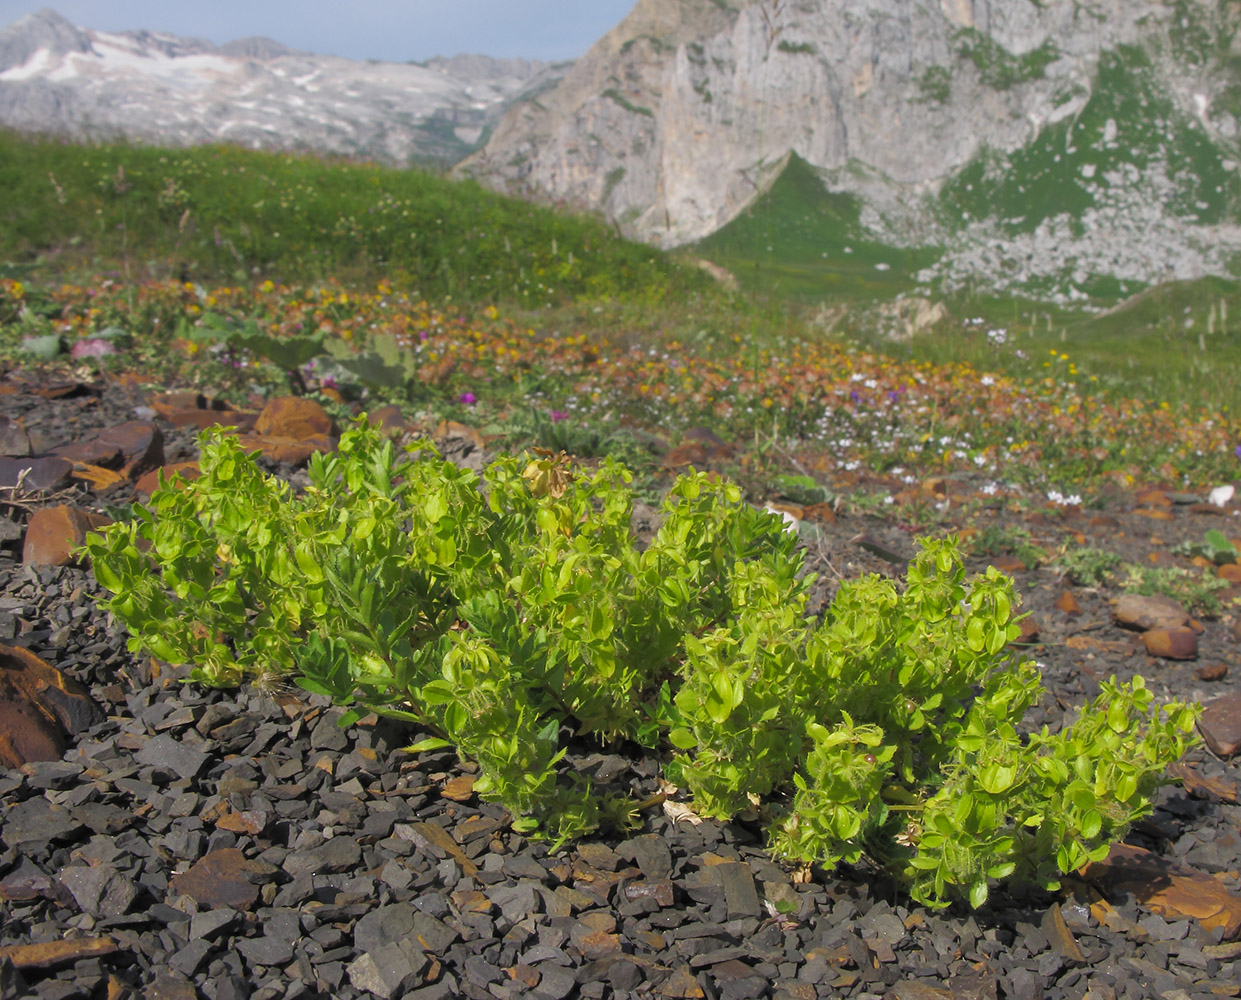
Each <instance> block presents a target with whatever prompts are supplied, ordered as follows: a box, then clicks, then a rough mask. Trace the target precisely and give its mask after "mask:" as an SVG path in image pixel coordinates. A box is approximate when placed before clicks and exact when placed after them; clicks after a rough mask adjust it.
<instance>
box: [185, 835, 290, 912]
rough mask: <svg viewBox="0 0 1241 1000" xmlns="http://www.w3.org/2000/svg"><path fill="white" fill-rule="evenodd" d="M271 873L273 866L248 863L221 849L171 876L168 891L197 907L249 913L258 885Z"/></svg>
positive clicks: (237, 853) (241, 856)
mask: <svg viewBox="0 0 1241 1000" xmlns="http://www.w3.org/2000/svg"><path fill="white" fill-rule="evenodd" d="M275 873H276V868H275V867H274V866H273V865H269V864H267V863H265V862H262V861H251V860H250V859H248V858H247V857H246V856H245V855H244V854H243V853H242V852H241V851H240V850H239V849H238V848H236V847H223V848H220V849H219V850H218V851H211V852H210V853H208V854H204V855H203V856H202V857H201V858H199V859H198V860H197V861H196V862H194V864H193V865H192V866H191V867H190V869H189V871H186V872H182V873H181V874H180V875H174V876H173V877H172V888H173V891H174V892H176V893H178V894H179V895H183V896H190V897H192V898H193V899H194V901H195V902H196V903H198V905H199V906H206V907H208V908H214V907H217V906H231V907H232V908H233V909H235V910H249V909H251V908H253V906H254V904H255V902H256V901H257V900H258V898H259V885H260V884H261V883H262V882H264V881H266V880H267V879H269V878H270V877H271V876H272V875H274V874H275Z"/></svg>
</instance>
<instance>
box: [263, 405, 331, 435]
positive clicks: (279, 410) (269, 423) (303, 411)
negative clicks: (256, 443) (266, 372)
mask: <svg viewBox="0 0 1241 1000" xmlns="http://www.w3.org/2000/svg"><path fill="white" fill-rule="evenodd" d="M254 430H255V432H256V433H258V434H262V435H264V436H266V437H279V438H291V439H293V440H294V441H304V440H306V439H307V438H312V437H317V436H324V437H329V436H331V434H332V433H333V431H334V428H333V426H332V418H331V417H329V416H328V414H327V411H326V410H325V409H324V408H323V407H322V406H320V405H319V404H318V403H316V402H315V401H314V400H313V399H306V398H305V397H304V396H278V397H276V398H275V399H273V400H271V401H270V402H269V403H268V404H267V405H266V406H264V407H263V410H262V412H261V413H260V414H259V416H258V419H257V420H256V421H255V422H254Z"/></svg>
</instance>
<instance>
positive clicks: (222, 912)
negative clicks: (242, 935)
mask: <svg viewBox="0 0 1241 1000" xmlns="http://www.w3.org/2000/svg"><path fill="white" fill-rule="evenodd" d="M241 920H242V917H241V914H240V913H239V912H238V911H237V910H234V909H231V908H229V907H227V906H223V907H220V908H219V909H216V910H203V911H202V912H201V913H195V914H194V915H193V916H192V917H190V940H191V941H195V940H197V939H198V938H206V939H207V940H212V939H214V938H216V937H217V936H219V935H221V934H224V933H226V932H228V931H231V930H234V929H235V928H236V927H237V926H238V925H239V924H240V923H241Z"/></svg>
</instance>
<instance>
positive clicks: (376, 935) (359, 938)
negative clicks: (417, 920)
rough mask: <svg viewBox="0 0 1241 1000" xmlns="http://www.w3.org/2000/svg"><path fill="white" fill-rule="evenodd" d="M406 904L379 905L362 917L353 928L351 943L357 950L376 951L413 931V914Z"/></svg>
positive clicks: (413, 911)
mask: <svg viewBox="0 0 1241 1000" xmlns="http://www.w3.org/2000/svg"><path fill="white" fill-rule="evenodd" d="M416 913H417V911H416V910H414V909H413V907H411V906H408V905H400V904H393V905H391V906H380V907H377V908H375V909H373V910H371V911H370V913H368V914H366V916H364V917H362V918H361V919H360V920H359V921H358V922H357V924H355V925H354V928H353V943H354V946H355V947H356V948H357V949H358V950H359V951H378V950H379V949H380V948H382V947H384V946H385V945H389V944H393V943H394V942H396V941H400V940H402V939H404V938H407V937H409V936H410V935H411V934H412V933H413V932H414V915H415V914H416Z"/></svg>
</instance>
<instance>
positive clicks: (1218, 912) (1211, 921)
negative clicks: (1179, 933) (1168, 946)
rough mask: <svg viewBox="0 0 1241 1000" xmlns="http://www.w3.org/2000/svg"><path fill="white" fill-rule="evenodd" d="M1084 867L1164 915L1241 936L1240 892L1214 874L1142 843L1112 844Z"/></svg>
mask: <svg viewBox="0 0 1241 1000" xmlns="http://www.w3.org/2000/svg"><path fill="white" fill-rule="evenodd" d="M1083 873H1084V874H1085V876H1086V877H1087V878H1088V879H1090V880H1091V881H1092V882H1096V883H1098V884H1099V885H1101V886H1104V887H1106V888H1107V890H1108V891H1109V892H1128V893H1131V894H1132V895H1133V897H1134V898H1135V899H1136V900H1137V901H1138V902H1140V903H1141V904H1142V905H1144V906H1146V907H1148V908H1149V909H1151V910H1153V911H1154V912H1155V913H1158V914H1159V915H1160V916H1162V917H1165V918H1171V919H1179V918H1182V917H1192V918H1193V919H1194V920H1197V921H1198V922H1199V923H1200V924H1201V925H1202V926H1203V927H1204V928H1205V929H1206V930H1208V931H1213V930H1219V931H1220V932H1221V934H1222V937H1223V939H1224V940H1225V941H1233V940H1236V939H1237V938H1238V937H1239V936H1241V896H1238V895H1237V894H1236V893H1233V892H1229V891H1228V890H1227V889H1225V888H1224V886H1223V885H1221V884H1220V882H1219V881H1218V880H1217V879H1214V878H1212V877H1211V876H1210V875H1205V874H1203V873H1202V872H1198V871H1194V870H1193V869H1192V868H1185V867H1183V866H1181V865H1178V864H1176V863H1175V862H1172V861H1169V860H1168V859H1166V858H1163V857H1160V856H1159V855H1157V854H1152V853H1151V852H1150V851H1146V850H1143V849H1142V848H1140V847H1133V846H1131V845H1129V844H1114V845H1113V846H1112V849H1111V852H1110V853H1109V854H1108V856H1107V857H1106V858H1105V859H1104V860H1103V861H1100V862H1092V863H1091V864H1089V865H1087V866H1086V868H1085V869H1084V870H1083Z"/></svg>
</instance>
